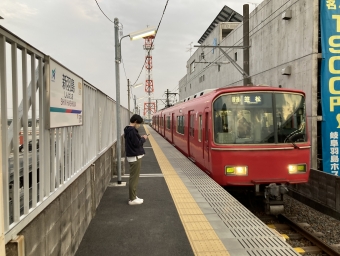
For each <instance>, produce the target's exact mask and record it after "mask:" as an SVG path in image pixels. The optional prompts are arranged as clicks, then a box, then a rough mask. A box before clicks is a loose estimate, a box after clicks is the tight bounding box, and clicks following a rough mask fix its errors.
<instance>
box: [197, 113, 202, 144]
mask: <svg viewBox="0 0 340 256" xmlns="http://www.w3.org/2000/svg"><path fill="white" fill-rule="evenodd" d="M198 141H202V115H199V117H198Z"/></svg>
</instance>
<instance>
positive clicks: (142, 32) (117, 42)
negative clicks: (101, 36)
mask: <svg viewBox="0 0 340 256" xmlns="http://www.w3.org/2000/svg"><path fill="white" fill-rule="evenodd" d="M114 24H115V62H116V64H115V66H116V104H117V107H116V122H117V148H116V151H117V173H118V180H117V184H118V185H120V184H122V175H121V141H120V139H121V138H120V135H121V133H122V131H121V117H120V116H121V115H120V76H119V64H120V62H121V59H122V57H121V56H122V54H121V42H122V39H123V38H125V37H128V36H129V37H130V39H131V40H136V39H139V38H142V37H146V36H151V35H155V34H156V32H157V29H155V28H147V29H143V30H140V31H136V32H133V33H131V34H129V35H126V36H123V37H122V38H121V39H120V40H119V37H118V29H119V20H118V18H115V19H114ZM129 108H130V106H129Z"/></svg>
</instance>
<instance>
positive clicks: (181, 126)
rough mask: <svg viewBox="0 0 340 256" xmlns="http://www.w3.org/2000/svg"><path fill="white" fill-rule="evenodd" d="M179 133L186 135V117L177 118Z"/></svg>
mask: <svg viewBox="0 0 340 256" xmlns="http://www.w3.org/2000/svg"><path fill="white" fill-rule="evenodd" d="M177 132H178V133H180V134H184V116H177Z"/></svg>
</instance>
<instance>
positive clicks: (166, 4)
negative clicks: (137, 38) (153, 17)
mask: <svg viewBox="0 0 340 256" xmlns="http://www.w3.org/2000/svg"><path fill="white" fill-rule="evenodd" d="M168 3H169V0H167V1H166V4H165V6H164V10H163V13H162V17H161V19H160V21H159V23H158V26H157V29H156V31H157V32H156V35H155V37H154V39H153V41H152V43H151V46H150V49H149V51H148V55H149V54H150V51H151V49H152V46H153V44H154V42H155V40H156V37H157V33H158V29H159V27H160V25H161V23H162V20H163V17H164V14H165V10H166V8H167V6H168ZM146 60H147V58H145V61H144V64H143V66H142V68H141V71H140V72H139V75H138V77H137V79H136V81H135V82H134V83H133V85H134V84H136V83H137V81H138V79H139V77H140V75H141V74H142V72H143V69H144V67H145V64H146Z"/></svg>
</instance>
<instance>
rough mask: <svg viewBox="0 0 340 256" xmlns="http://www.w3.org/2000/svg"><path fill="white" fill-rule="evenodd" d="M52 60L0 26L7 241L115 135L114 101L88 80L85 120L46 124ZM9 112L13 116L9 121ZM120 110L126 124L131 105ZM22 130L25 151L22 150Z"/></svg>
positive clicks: (41, 209)
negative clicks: (55, 125)
mask: <svg viewBox="0 0 340 256" xmlns="http://www.w3.org/2000/svg"><path fill="white" fill-rule="evenodd" d="M48 60H49V58H48V56H47V55H45V54H44V53H42V52H40V51H39V50H37V49H35V48H33V47H32V46H30V45H29V44H27V43H26V42H24V41H23V40H21V39H20V38H18V37H17V36H15V35H14V34H12V33H11V32H9V31H8V30H6V29H5V28H4V27H2V26H0V94H1V97H0V111H1V127H2V128H1V136H0V138H1V139H2V140H0V145H1V149H2V150H0V152H1V153H2V162H1V161H0V164H1V166H0V168H1V171H0V174H1V172H2V177H3V181H2V184H1V185H2V191H1V186H0V193H2V197H3V204H4V207H3V211H4V212H3V216H4V217H3V221H4V228H3V229H4V233H5V243H7V242H8V241H9V240H11V239H12V238H13V237H14V236H16V235H17V234H18V233H19V232H20V231H21V230H22V229H23V228H24V227H25V226H26V225H27V224H29V223H30V222H31V221H32V220H33V219H34V218H35V217H36V216H37V215H38V214H39V213H40V212H41V211H43V210H44V209H45V208H46V207H47V206H48V205H49V204H50V203H51V202H52V201H53V200H54V199H55V198H57V197H58V196H59V195H60V194H61V193H62V192H63V191H64V190H65V189H66V188H67V187H68V186H69V185H70V184H71V183H72V182H73V181H74V180H75V179H77V177H78V176H79V175H80V174H82V173H83V171H85V170H86V169H87V168H88V167H89V166H90V165H91V164H92V163H93V162H94V161H95V160H96V159H97V158H98V157H100V156H101V155H102V154H103V153H104V152H105V151H106V150H107V149H108V148H110V147H111V146H112V145H113V144H114V143H115V142H116V140H117V134H116V126H115V125H116V124H115V122H114V120H115V115H116V107H117V106H116V103H115V101H114V100H113V99H111V98H109V97H108V96H107V95H105V94H104V93H102V92H101V91H99V90H98V89H96V88H95V87H93V86H92V85H91V84H89V83H88V82H86V81H84V80H83V81H84V82H83V86H84V98H83V124H82V125H81V126H70V127H62V128H53V129H47V126H46V122H45V120H46V118H47V115H49V108H47V102H48V101H47V98H46V95H47V93H46V72H45V67H46V63H47V61H48ZM28 81H31V82H30V83H28ZM19 103H20V104H19ZM9 113H12V115H13V117H12V119H13V121H12V122H11V123H10V125H9V126H8V119H9V116H8V114H9ZM121 116H122V122H123V123H124V122H125V123H126V124H128V123H129V113H128V110H127V109H125V108H123V107H121ZM29 118H30V119H31V120H32V121H30V123H32V125H31V126H32V127H31V129H30V132H28V130H29V129H28V119H29ZM37 121H38V122H37ZM36 123H39V126H37V125H36ZM121 133H123V129H122V131H121ZM21 134H22V136H23V148H22V149H21V150H22V151H23V153H20V152H19V145H20V144H19V139H20V138H19V136H20V135H21ZM29 141H32V142H31V146H29ZM0 159H1V158H0ZM0 177H1V175H0ZM0 202H1V200H0ZM0 217H1V213H0ZM0 231H1V227H0ZM0 235H1V234H0Z"/></svg>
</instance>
